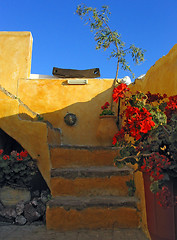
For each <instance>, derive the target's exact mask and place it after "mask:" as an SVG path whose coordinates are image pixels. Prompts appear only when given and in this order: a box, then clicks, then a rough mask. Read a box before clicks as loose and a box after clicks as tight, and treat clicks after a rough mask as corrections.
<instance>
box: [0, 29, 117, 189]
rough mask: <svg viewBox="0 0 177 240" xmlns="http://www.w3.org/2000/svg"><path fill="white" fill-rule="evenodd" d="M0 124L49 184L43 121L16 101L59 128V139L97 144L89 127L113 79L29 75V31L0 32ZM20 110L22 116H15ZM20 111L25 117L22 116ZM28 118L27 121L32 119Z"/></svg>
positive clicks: (93, 125)
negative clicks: (75, 80)
mask: <svg viewBox="0 0 177 240" xmlns="http://www.w3.org/2000/svg"><path fill="white" fill-rule="evenodd" d="M0 49H1V54H0V87H3V88H4V89H5V90H7V91H8V92H10V93H12V94H13V95H14V96H15V99H12V98H10V97H9V96H7V95H6V94H5V93H4V92H3V91H2V88H1V91H0V102H1V111H0V128H2V129H3V130H4V131H5V132H6V133H7V134H9V135H10V136H11V137H13V138H14V139H15V140H17V141H18V142H19V143H20V144H21V145H22V146H23V147H24V148H25V149H26V150H28V152H29V153H30V155H31V156H32V157H33V158H36V159H37V160H38V166H39V169H40V171H41V173H42V175H43V177H44V179H45V180H46V182H47V183H48V185H50V168H51V163H50V151H49V146H48V127H47V124H46V123H44V122H39V121H36V119H34V114H31V112H30V111H28V110H27V109H25V108H24V106H23V105H21V104H19V102H18V99H17V98H20V100H22V101H23V102H24V104H26V105H27V106H28V107H30V109H31V110H32V111H34V112H36V113H39V114H42V115H43V117H44V120H47V121H49V122H50V123H52V124H53V126H54V127H58V128H60V129H61V130H62V141H63V142H62V143H64V144H72V145H93V146H95V145H100V143H99V142H98V140H97V139H96V136H95V133H96V129H97V125H98V122H99V118H98V116H99V113H100V109H101V106H102V105H103V104H104V103H105V102H106V101H110V100H111V94H112V84H113V80H101V79H89V80H88V84H87V85H70V86H69V85H67V84H66V79H43V80H42V79H36V80H29V76H30V69H31V51H32V36H31V33H29V32H0ZM67 112H72V113H74V114H76V116H77V118H78V121H77V124H76V125H75V126H73V127H69V126H67V125H66V124H65V123H64V116H65V115H66V114H67ZM21 113H23V116H21ZM24 113H25V114H26V116H25V118H23V119H26V120H22V119H21V117H24ZM32 120H33V121H32Z"/></svg>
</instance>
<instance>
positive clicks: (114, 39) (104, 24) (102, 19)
mask: <svg viewBox="0 0 177 240" xmlns="http://www.w3.org/2000/svg"><path fill="white" fill-rule="evenodd" d="M76 13H77V14H78V15H79V16H80V18H81V19H83V20H84V21H85V22H86V23H87V24H89V25H90V29H91V32H94V35H95V41H96V43H97V44H96V49H97V50H99V49H101V48H102V49H104V50H106V49H108V48H109V47H111V46H112V50H111V54H110V58H116V59H117V68H116V76H115V82H116V81H117V78H118V71H119V67H121V68H122V69H123V70H126V71H130V73H131V74H132V76H133V78H134V74H133V72H132V70H131V68H130V66H129V65H128V62H127V60H126V57H127V55H128V54H129V55H131V57H132V59H133V61H134V62H135V63H136V64H138V63H140V62H143V61H144V52H145V50H143V49H141V48H138V47H135V45H134V44H131V45H130V46H129V47H128V48H126V45H125V42H123V41H122V39H121V35H120V34H119V33H118V32H117V31H112V30H111V28H110V26H109V24H108V22H109V16H110V14H111V13H110V11H109V8H108V6H102V9H101V10H100V11H98V10H97V9H96V8H92V7H87V6H86V5H85V4H81V5H78V6H77V10H76Z"/></svg>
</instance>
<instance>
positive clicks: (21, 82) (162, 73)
mask: <svg viewBox="0 0 177 240" xmlns="http://www.w3.org/2000/svg"><path fill="white" fill-rule="evenodd" d="M0 49H1V51H0V85H1V86H2V87H4V88H5V89H6V90H8V91H9V92H11V93H13V94H14V95H16V96H17V97H19V98H20V99H21V100H22V101H23V102H24V103H25V104H26V105H28V106H29V107H30V108H31V109H32V110H33V111H34V112H37V113H39V114H42V115H43V117H44V119H45V120H48V121H49V122H51V123H52V124H53V126H54V127H58V128H61V130H62V143H63V144H71V145H92V146H97V145H100V143H99V141H98V139H97V138H96V130H97V127H98V123H99V118H98V116H99V113H100V107H101V106H102V105H103V104H104V103H105V102H106V101H109V102H110V101H111V93H112V84H113V80H109V79H89V80H88V85H77V86H74V85H67V84H66V80H67V79H33V80H32V79H29V74H30V69H31V50H32V36H31V33H29V32H0ZM130 87H131V89H132V91H136V90H139V91H143V92H145V93H146V92H147V91H151V92H152V93H157V92H159V93H166V94H168V95H175V94H177V45H175V46H174V47H173V48H172V49H171V50H170V52H169V53H168V54H167V55H166V56H163V57H162V58H161V59H159V60H158V61H157V62H156V63H155V65H154V66H152V67H151V68H150V70H149V71H148V72H147V74H146V76H145V78H144V79H143V80H136V81H135V84H132V85H131V86H130ZM0 102H1V111H0V127H1V128H2V129H3V130H4V131H5V132H7V133H8V134H9V135H10V136H12V137H13V138H14V139H16V140H17V141H18V142H19V143H20V144H21V145H22V146H23V147H24V148H25V149H27V150H28V151H29V153H30V154H31V156H32V157H34V158H37V159H38V165H39V168H40V170H41V173H42V174H43V176H44V178H45V180H46V181H47V183H48V184H50V167H51V166H50V154H49V149H48V143H47V125H46V124H45V123H43V122H36V121H30V120H20V118H19V115H18V113H23V112H26V113H27V114H29V115H30V112H28V111H27V110H24V108H23V107H21V106H19V104H18V101H17V100H16V99H11V98H9V97H7V96H6V95H5V94H4V93H2V92H0ZM67 112H71V113H74V114H76V116H77V117H78V121H77V124H76V125H75V126H73V127H69V126H67V125H66V124H65V123H64V116H65V115H66V113H67ZM31 117H34V116H31ZM135 181H136V184H137V195H138V196H139V197H140V198H141V204H140V208H141V210H142V213H143V218H142V226H143V228H144V229H146V214H145V200H144V192H143V191H144V190H143V180H142V176H141V174H138V175H137V176H136V179H135Z"/></svg>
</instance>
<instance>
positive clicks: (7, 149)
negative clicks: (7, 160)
mask: <svg viewBox="0 0 177 240" xmlns="http://www.w3.org/2000/svg"><path fill="white" fill-rule="evenodd" d="M0 149H3V154H6V155H10V154H11V152H12V151H16V152H18V153H20V152H21V151H24V148H23V147H22V146H21V145H20V144H19V143H18V142H17V141H16V140H15V139H13V138H12V137H11V136H9V135H8V134H7V133H6V132H5V131H3V130H2V129H0ZM36 168H37V166H36ZM4 186H5V187H9V185H7V186H6V184H5V185H2V186H1V187H2V189H4V188H3V187H4ZM10 187H11V186H10ZM2 189H0V191H1V192H0V193H1V194H0V222H9V223H12V224H18V225H24V224H26V223H32V222H36V221H38V222H39V221H40V222H41V221H42V222H44V223H45V211H46V203H47V201H48V200H49V197H50V189H49V188H48V186H47V184H46V182H45V180H44V178H43V177H42V175H41V173H40V171H39V169H38V168H37V171H36V174H35V175H34V176H33V177H32V180H31V182H30V187H29V189H28V191H29V192H30V197H29V199H28V200H26V201H23V200H22V201H20V202H16V203H15V205H14V204H12V205H5V203H4V202H3V201H2ZM3 191H4V190H3ZM15 194H16V193H15ZM7 199H8V201H9V196H8V193H7ZM5 201H6V200H5ZM19 211H20V212H19Z"/></svg>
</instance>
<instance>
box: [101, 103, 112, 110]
mask: <svg viewBox="0 0 177 240" xmlns="http://www.w3.org/2000/svg"><path fill="white" fill-rule="evenodd" d="M109 106H110V104H109V103H108V102H106V103H105V104H104V105H103V106H102V107H101V109H102V110H104V109H107V108H108V107H109Z"/></svg>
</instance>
